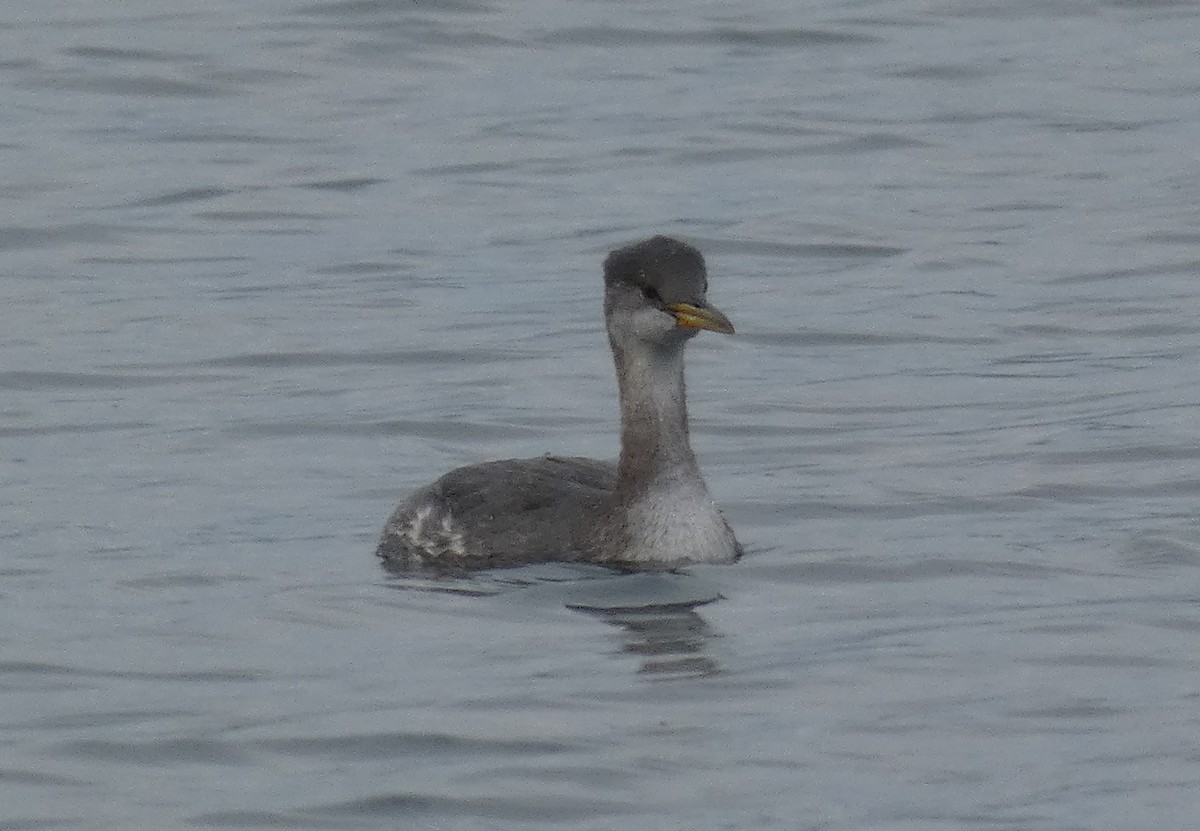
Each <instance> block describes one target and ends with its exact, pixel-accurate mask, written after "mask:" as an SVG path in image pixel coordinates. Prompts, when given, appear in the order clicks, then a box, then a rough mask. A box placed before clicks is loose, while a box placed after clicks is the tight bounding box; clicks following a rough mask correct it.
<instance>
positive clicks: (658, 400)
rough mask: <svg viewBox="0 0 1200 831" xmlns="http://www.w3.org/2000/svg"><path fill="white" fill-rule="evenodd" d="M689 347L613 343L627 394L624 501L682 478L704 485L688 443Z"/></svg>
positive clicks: (620, 493)
mask: <svg viewBox="0 0 1200 831" xmlns="http://www.w3.org/2000/svg"><path fill="white" fill-rule="evenodd" d="M683 343H684V342H683V341H682V340H680V341H678V342H677V343H674V344H670V345H668V346H656V347H649V346H647V347H646V348H641V345H640V344H639V347H638V348H632V349H630V348H624V347H621V346H619V345H617V344H615V343H614V344H613V356H614V358H615V360H616V365H617V384H618V386H619V388H620V393H621V460H620V463H619V464H618V468H617V498H618V501H619V502H628V501H631V500H634V499H637V498H638V497H639V496H641V495H643V494H645V493H646V492H647V491H648V490H650V489H652V488H656V487H663V486H668V487H669V486H670V485H671V484H672V483H675V482H678V481H680V480H683V481H687V480H693V481H698V482H701V483H702V482H703V480H702V479H701V477H700V469H699V467H698V466H697V464H696V457H695V455H694V454H693V453H692V447H691V445H690V444H689V442H688V419H687V399H686V394H685V390H684V382H683Z"/></svg>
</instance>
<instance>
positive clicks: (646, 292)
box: [642, 286, 662, 303]
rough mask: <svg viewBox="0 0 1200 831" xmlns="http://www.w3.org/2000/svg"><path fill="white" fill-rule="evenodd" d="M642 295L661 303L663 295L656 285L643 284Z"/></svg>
mask: <svg viewBox="0 0 1200 831" xmlns="http://www.w3.org/2000/svg"><path fill="white" fill-rule="evenodd" d="M642 296H643V297H645V298H646V299H647V300H649V301H650V302H651V303H661V302H662V295H660V294H659V293H658V289H656V288H655V287H654V286H642Z"/></svg>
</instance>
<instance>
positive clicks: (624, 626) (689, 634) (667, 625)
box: [567, 598, 720, 678]
mask: <svg viewBox="0 0 1200 831" xmlns="http://www.w3.org/2000/svg"><path fill="white" fill-rule="evenodd" d="M716 599H717V598H709V599H706V600H698V601H693V602H688V603H665V604H662V605H650V606H632V607H610V608H595V607H589V606H578V605H572V604H568V605H567V608H569V609H574V610H575V611H578V612H584V613H585V614H589V615H592V616H594V617H598V618H600V619H601V620H603V621H604V622H606V623H610V624H612V625H613V626H616V627H617V628H618V629H620V630H621V635H622V641H623V642H622V645H621V651H622V652H625V653H628V654H630V655H636V656H637V657H638V658H639V659H640V660H641V662H642V663H641V666H640V667H639V668H638V672H639V673H641V674H643V675H653V676H656V677H660V678H696V677H703V676H709V675H716V674H717V673H718V672H720V666H719V665H718V664H717V661H716V659H715V658H714V657H713V656H712V655H711V654H710V653H709V645H710V642H711V641H712V639H713V638H714V637H715V636H716V634H715V632H714V631H713V629H712V627H711V626H709V624H708V621H706V620H705V619H704V618H703V617H701V616H700V614H699V613H698V612H697V611H696V609H697V607H699V606H703V605H704V604H706V603H711V602H712V601H713V600H716Z"/></svg>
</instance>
